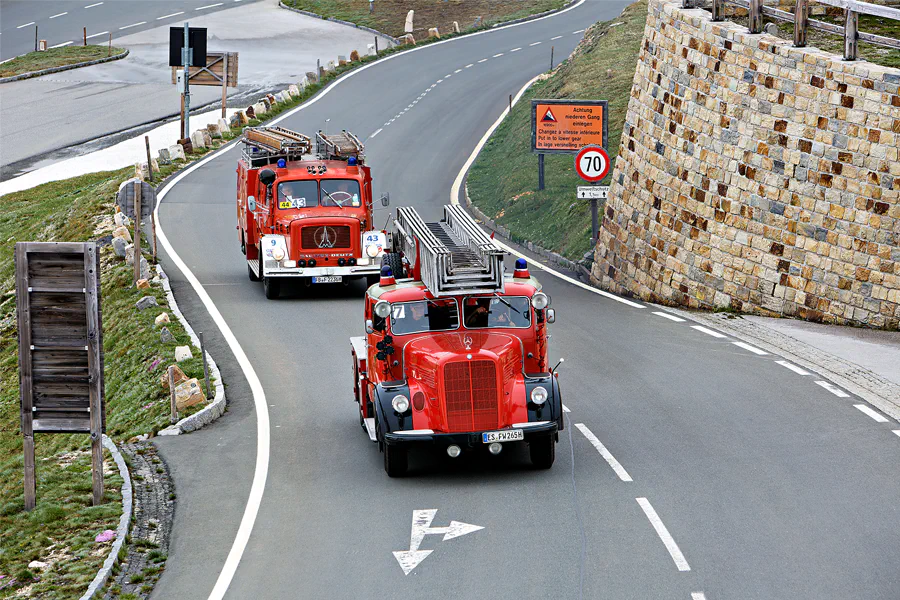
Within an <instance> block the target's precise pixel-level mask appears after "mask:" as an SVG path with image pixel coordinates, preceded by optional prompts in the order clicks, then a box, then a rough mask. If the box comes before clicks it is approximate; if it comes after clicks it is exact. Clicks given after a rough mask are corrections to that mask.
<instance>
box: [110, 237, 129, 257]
mask: <svg viewBox="0 0 900 600" xmlns="http://www.w3.org/2000/svg"><path fill="white" fill-rule="evenodd" d="M112 247H113V252H115V253H116V256H122V257H124V256H125V248H127V247H128V242H126V241H125V240H123V239H122V238H113V240H112Z"/></svg>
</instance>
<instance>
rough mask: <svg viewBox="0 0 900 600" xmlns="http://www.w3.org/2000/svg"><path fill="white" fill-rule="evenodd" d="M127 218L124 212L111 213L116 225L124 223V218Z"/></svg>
mask: <svg viewBox="0 0 900 600" xmlns="http://www.w3.org/2000/svg"><path fill="white" fill-rule="evenodd" d="M116 208H118V207H116ZM127 218H128V217H126V216H125V213H123V212H117V213H116V214H115V215H113V223H115V224H116V227H122V226H124V225H125V219H127Z"/></svg>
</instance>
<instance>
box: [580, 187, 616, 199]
mask: <svg viewBox="0 0 900 600" xmlns="http://www.w3.org/2000/svg"><path fill="white" fill-rule="evenodd" d="M576 197H577V198H578V199H579V200H606V199H607V198H608V197H609V186H608V185H579V186H578V193H577V194H576Z"/></svg>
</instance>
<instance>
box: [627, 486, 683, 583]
mask: <svg viewBox="0 0 900 600" xmlns="http://www.w3.org/2000/svg"><path fill="white" fill-rule="evenodd" d="M635 500H637V503H638V504H640V505H641V508H642V509H643V510H644V514H645V515H647V518H648V519H650V524H651V525H653V529H655V530H656V535H658V536H659V539H661V540H662V543H663V544H664V545H665V546H666V550H668V551H669V555H670V556H671V557H672V560H674V561H675V566H676V567H678V570H679V571H690V570H691V566H690V565H689V564H688V561H687V559H686V558H685V557H684V554H682V553H681V549H680V548H679V547H678V544H676V543H675V539H674V538H673V537H672V534H670V533H669V530H668V529H666V526H665V525H664V524H663V522H662V519H660V518H659V515H658V514H656V511H655V510H653V505H651V504H650V501H649V500H647V499H646V498H635Z"/></svg>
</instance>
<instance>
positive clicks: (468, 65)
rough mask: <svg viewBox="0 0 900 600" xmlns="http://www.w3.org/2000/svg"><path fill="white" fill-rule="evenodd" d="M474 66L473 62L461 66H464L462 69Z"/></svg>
mask: <svg viewBox="0 0 900 600" xmlns="http://www.w3.org/2000/svg"><path fill="white" fill-rule="evenodd" d="M474 66H475V65H474V64H473V63H469V64H467V65H466V66H465V67H463V68H464V69H468V68H470V67H474ZM457 73H459V71H457Z"/></svg>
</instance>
